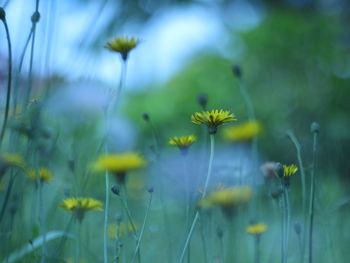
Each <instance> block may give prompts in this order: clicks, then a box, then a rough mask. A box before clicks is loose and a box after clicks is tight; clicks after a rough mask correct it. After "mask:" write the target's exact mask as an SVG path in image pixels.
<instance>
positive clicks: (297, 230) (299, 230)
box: [294, 222, 301, 235]
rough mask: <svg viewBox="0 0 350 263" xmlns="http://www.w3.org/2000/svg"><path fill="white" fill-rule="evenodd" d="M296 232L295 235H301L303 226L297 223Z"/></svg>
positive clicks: (295, 225)
mask: <svg viewBox="0 0 350 263" xmlns="http://www.w3.org/2000/svg"><path fill="white" fill-rule="evenodd" d="M294 231H295V233H296V234H297V235H300V233H301V225H300V223H299V222H296V223H295V224H294Z"/></svg>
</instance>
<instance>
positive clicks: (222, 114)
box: [191, 110, 237, 134]
mask: <svg viewBox="0 0 350 263" xmlns="http://www.w3.org/2000/svg"><path fill="white" fill-rule="evenodd" d="M191 120H192V122H193V123H194V124H199V125H200V124H206V125H207V126H208V131H209V134H215V133H216V131H217V128H218V126H220V125H222V124H224V123H228V122H232V121H236V120H237V119H236V117H235V116H234V114H233V113H230V112H229V111H224V110H212V111H203V112H201V113H199V112H196V113H195V114H193V115H192V116H191Z"/></svg>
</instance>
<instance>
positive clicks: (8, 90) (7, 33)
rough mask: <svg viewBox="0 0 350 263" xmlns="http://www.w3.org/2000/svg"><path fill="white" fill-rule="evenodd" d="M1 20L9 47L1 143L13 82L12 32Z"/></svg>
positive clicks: (0, 134) (0, 141)
mask: <svg viewBox="0 0 350 263" xmlns="http://www.w3.org/2000/svg"><path fill="white" fill-rule="evenodd" d="M1 21H2V23H3V24H4V27H5V31H6V39H7V47H8V78H7V95H6V104H5V113H4V120H3V123H2V128H1V132H0V145H1V143H2V140H3V138H4V135H5V130H6V125H7V119H8V114H9V109H10V98H11V83H12V46H11V38H10V32H9V28H8V25H7V22H6V18H3V19H1Z"/></svg>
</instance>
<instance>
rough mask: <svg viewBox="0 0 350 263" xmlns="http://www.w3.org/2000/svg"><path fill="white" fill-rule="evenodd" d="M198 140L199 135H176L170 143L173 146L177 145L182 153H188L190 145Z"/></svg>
mask: <svg viewBox="0 0 350 263" xmlns="http://www.w3.org/2000/svg"><path fill="white" fill-rule="evenodd" d="M196 141H197V137H196V136H194V135H189V136H182V137H177V136H174V137H172V138H170V140H169V144H170V145H172V146H177V147H178V148H179V149H180V150H181V152H182V153H186V152H187V150H188V147H190V146H191V145H192V144H193V143H195V142H196Z"/></svg>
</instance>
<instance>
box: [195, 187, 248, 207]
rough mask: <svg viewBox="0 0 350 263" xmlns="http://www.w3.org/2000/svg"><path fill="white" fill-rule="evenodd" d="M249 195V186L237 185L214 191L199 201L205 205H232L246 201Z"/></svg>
mask: <svg viewBox="0 0 350 263" xmlns="http://www.w3.org/2000/svg"><path fill="white" fill-rule="evenodd" d="M251 197H252V189H251V188H250V187H249V186H237V187H231V188H226V189H219V190H217V191H214V192H212V193H211V194H209V195H208V196H207V197H206V198H205V199H204V200H201V201H200V203H201V202H202V203H203V204H204V205H205V206H213V205H217V206H221V207H232V206H235V205H239V204H243V203H247V202H248V201H249V200H250V199H251ZM200 203H199V204H200Z"/></svg>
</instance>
